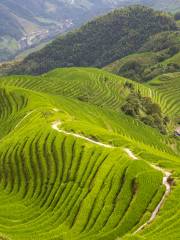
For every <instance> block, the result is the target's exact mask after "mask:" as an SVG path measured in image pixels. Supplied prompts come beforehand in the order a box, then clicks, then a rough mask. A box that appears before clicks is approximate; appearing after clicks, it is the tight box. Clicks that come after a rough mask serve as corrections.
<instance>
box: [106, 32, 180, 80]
mask: <svg viewBox="0 0 180 240" xmlns="http://www.w3.org/2000/svg"><path fill="white" fill-rule="evenodd" d="M179 55H180V32H179V31H175V32H169V31H168V32H162V33H158V34H155V35H153V36H151V37H150V38H149V39H148V40H147V42H146V43H145V44H144V45H143V46H142V47H141V48H140V49H139V51H137V52H136V53H135V54H130V55H128V56H126V57H124V58H121V59H119V60H117V61H115V62H113V63H111V64H109V65H108V66H106V67H105V70H108V71H110V72H112V73H115V74H118V75H120V76H124V77H127V78H130V79H133V80H136V81H141V82H143V81H149V80H151V79H153V78H154V77H156V76H158V75H161V74H164V73H171V72H179V71H180V64H179V59H180V58H179Z"/></svg>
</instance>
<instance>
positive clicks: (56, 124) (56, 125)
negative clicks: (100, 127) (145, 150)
mask: <svg viewBox="0 0 180 240" xmlns="http://www.w3.org/2000/svg"><path fill="white" fill-rule="evenodd" d="M61 124H62V123H61V121H56V122H53V123H52V125H51V127H52V128H53V129H54V130H56V131H58V132H60V133H63V134H65V135H71V136H74V137H76V138H80V139H83V140H86V141H88V142H91V143H94V144H96V145H99V146H102V147H105V148H116V147H114V146H112V145H109V144H104V143H101V142H98V141H95V140H92V139H90V138H87V137H85V136H83V135H80V134H76V133H72V132H67V131H65V130H62V129H60V128H59V126H60V125H61ZM124 152H126V153H127V154H128V156H129V157H130V158H131V159H134V160H138V158H137V157H136V156H135V155H134V153H133V152H132V151H131V150H130V149H129V148H124ZM148 164H149V165H150V166H151V167H153V168H154V169H156V170H158V171H160V172H162V173H163V175H164V177H163V182H162V184H163V185H164V186H165V187H166V191H165V193H164V195H163V197H162V199H161V201H160V202H159V203H158V205H157V206H156V208H155V210H154V211H153V212H152V214H151V217H150V219H149V220H148V221H147V222H145V223H144V224H143V225H141V226H140V227H139V228H138V229H137V230H136V231H135V232H134V233H133V234H136V233H138V232H140V231H141V230H143V229H144V228H145V227H146V226H148V225H149V224H150V223H152V222H153V221H154V219H155V218H156V216H157V215H158V213H159V210H160V209H161V207H162V205H163V204H164V202H165V199H166V197H167V196H168V195H169V193H170V191H171V184H170V183H169V182H168V179H169V177H170V176H171V173H170V172H167V171H165V170H164V169H163V168H160V167H157V166H156V165H154V164H151V163H148Z"/></svg>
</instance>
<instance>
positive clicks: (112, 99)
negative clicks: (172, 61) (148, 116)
mask: <svg viewBox="0 0 180 240" xmlns="http://www.w3.org/2000/svg"><path fill="white" fill-rule="evenodd" d="M103 79H104V80H103ZM92 82H93V83H92ZM125 82H129V83H132V84H134V86H135V88H136V89H137V90H138V89H139V90H140V91H141V92H142V93H144V95H147V94H149V96H150V95H151V97H153V98H154V99H157V101H159V102H160V103H161V104H162V107H163V99H164V98H165V96H167V95H169V96H170V91H169V92H168V93H167V92H164V90H163V87H162V88H160V89H157V88H156V87H155V80H154V82H152V83H151V85H152V89H151V88H149V87H148V86H147V87H144V86H143V85H140V84H136V83H133V82H131V81H129V80H127V79H123V78H120V77H118V76H114V75H112V74H109V73H106V72H105V71H101V70H96V69H83V68H73V69H61V70H58V69H57V70H55V71H53V72H50V73H48V74H45V75H42V76H38V77H30V76H11V77H6V78H1V79H0V98H1V105H0V130H1V131H0V146H1V148H0V193H1V194H0V233H1V234H2V236H3V237H4V238H5V239H12V240H16V239H17V240H19V239H21V240H35V239H40V240H43V239H46V240H50V239H54V240H55V239H62V240H66V239H67V240H69V239H72V240H77V239H78V240H79V239H82V240H90V239H99V240H100V239H101V240H102V239H103V240H105V239H110V240H111V239H112V240H114V239H117V237H121V238H122V239H128V240H129V239H134V238H135V239H145V240H154V239H162V237H163V239H165V240H169V237H170V236H171V237H173V239H178V236H179V227H178V226H179V224H180V222H179V219H180V218H179V201H178V197H177V196H178V193H179V190H180V187H179V174H180V164H179V153H180V149H179V147H178V146H179V144H178V140H176V139H175V138H171V137H168V136H163V135H161V134H159V132H158V131H157V130H155V129H152V128H150V127H148V126H146V125H144V124H142V123H141V122H139V121H136V120H134V119H133V118H130V117H128V116H126V115H124V114H123V113H122V112H118V110H117V106H118V105H117V104H121V102H122V101H123V95H122V94H121V95H122V98H120V99H118V98H117V96H116V91H115V89H116V88H117V86H118V88H123V86H124V83H125ZM174 82H176V81H175V80H174ZM91 84H92V86H93V85H95V86H96V87H95V88H94V91H91V92H90V93H88V99H87V98H82V93H83V92H84V91H85V89H86V86H87V85H88V86H91ZM77 85H78V88H77V87H76V86H77ZM177 88H178V85H177ZM161 91H162V92H161ZM172 94H174V93H172ZM61 95H64V96H61ZM67 96H68V97H67ZM107 96H108V97H107ZM83 97H84V96H83ZM177 98H178V95H177ZM77 99H79V100H77ZM84 99H85V100H86V102H84ZM108 99H109V102H108V101H107V100H108ZM103 102H104V106H103ZM168 102H169V104H170V103H171V98H169V99H168ZM176 108H177V109H178V110H175V109H174V110H175V111H174V112H173V111H171V112H169V110H168V109H166V110H167V112H168V113H169V114H172V115H174V114H175V112H176V111H179V105H178V102H177V105H176ZM112 109H113V110H112ZM170 110H171V109H170ZM175 146H176V147H175ZM157 166H159V168H158V167H157ZM165 169H167V170H166V173H165ZM167 172H168V173H167ZM170 172H173V179H174V180H173V181H175V182H176V185H175V186H170V185H171V184H170V183H171V181H172V179H171V178H170V177H169V175H170ZM163 177H164V178H163ZM163 179H164V180H163ZM168 182H169V183H168ZM169 188H171V194H170V196H169V190H168V189H169ZM161 201H162V203H163V204H164V203H165V205H164V206H163V205H162V203H160V202H161ZM159 203H160V208H161V211H160V214H159V216H158V217H157V213H156V211H157V207H158V204H159ZM172 204H173V206H175V207H173V208H172ZM169 206H171V207H170V208H171V209H170V211H169ZM167 215H168V217H167ZM152 216H155V218H154V217H153V220H151V221H150V222H151V224H149V227H147V226H146V227H145V230H144V231H143V229H141V227H142V226H144V224H146V223H147V222H148V221H149V220H150V219H151V217H152ZM171 218H173V222H172V221H171ZM168 221H170V222H168ZM167 225H168V231H166V232H164V229H165V228H164V226H167ZM152 226H153V227H152ZM127 233H128V234H129V235H126V234H127ZM131 233H132V234H131ZM134 234H135V235H134ZM141 236H142V237H141Z"/></svg>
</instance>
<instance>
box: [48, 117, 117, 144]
mask: <svg viewBox="0 0 180 240" xmlns="http://www.w3.org/2000/svg"><path fill="white" fill-rule="evenodd" d="M60 125H61V121H56V122H54V123H52V128H53V129H54V130H56V131H58V132H60V133H64V134H65V135H71V136H74V137H76V138H81V139H83V140H85V141H88V142H91V143H94V144H96V145H99V146H101V147H105V148H115V147H113V146H112V145H109V144H104V143H101V142H98V141H95V140H92V139H91V138H87V137H85V136H83V135H80V134H77V133H72V132H67V131H65V130H62V129H59V128H58V126H60Z"/></svg>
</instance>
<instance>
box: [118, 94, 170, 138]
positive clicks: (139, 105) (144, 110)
mask: <svg viewBox="0 0 180 240" xmlns="http://www.w3.org/2000/svg"><path fill="white" fill-rule="evenodd" d="M121 110H122V111H123V112H124V113H125V114H127V115H129V116H132V117H134V118H136V119H138V120H140V121H142V122H143V123H145V124H146V125H148V126H151V127H153V128H157V129H159V131H160V132H161V133H162V134H166V133H167V124H168V123H169V118H168V117H167V116H164V115H163V114H162V111H161V108H160V106H159V105H158V104H156V103H153V102H152V100H151V98H149V97H143V96H141V94H140V92H135V91H134V90H131V93H130V94H129V96H128V97H127V99H126V102H125V103H124V105H123V106H122V108H121Z"/></svg>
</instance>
